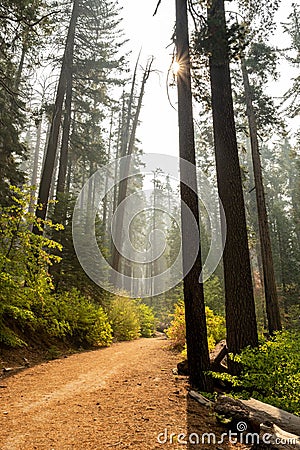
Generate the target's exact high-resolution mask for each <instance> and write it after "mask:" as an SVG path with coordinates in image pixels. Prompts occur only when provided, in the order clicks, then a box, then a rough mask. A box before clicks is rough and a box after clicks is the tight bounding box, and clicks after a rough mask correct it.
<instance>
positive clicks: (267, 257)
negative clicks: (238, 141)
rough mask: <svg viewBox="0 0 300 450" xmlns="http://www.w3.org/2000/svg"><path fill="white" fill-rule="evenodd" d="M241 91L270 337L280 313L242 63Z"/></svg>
mask: <svg viewBox="0 0 300 450" xmlns="http://www.w3.org/2000/svg"><path fill="white" fill-rule="evenodd" d="M241 67H242V74H243V83H244V91H245V98H246V106H247V117H248V125H249V131H250V141H251V152H252V162H253V173H254V179H255V193H256V205H257V213H258V228H259V236H260V248H261V258H262V266H263V275H264V289H265V298H266V311H267V318H268V328H269V332H270V334H272V333H274V331H278V330H281V329H282V326H281V318H280V309H279V304H278V296H277V288H276V281H275V274H274V265H273V255H272V247H271V239H270V232H269V222H268V214H267V208H266V198H265V191H264V185H263V176H262V170H261V161H260V154H259V145H258V137H257V125H256V117H255V112H254V108H253V103H252V95H251V88H250V82H249V76H248V72H247V67H246V64H245V60H242V62H241Z"/></svg>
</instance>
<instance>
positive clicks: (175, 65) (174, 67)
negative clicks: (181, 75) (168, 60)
mask: <svg viewBox="0 0 300 450" xmlns="http://www.w3.org/2000/svg"><path fill="white" fill-rule="evenodd" d="M179 70H180V64H179V62H178V61H174V62H173V64H172V71H173V73H174V75H177V74H178V72H179Z"/></svg>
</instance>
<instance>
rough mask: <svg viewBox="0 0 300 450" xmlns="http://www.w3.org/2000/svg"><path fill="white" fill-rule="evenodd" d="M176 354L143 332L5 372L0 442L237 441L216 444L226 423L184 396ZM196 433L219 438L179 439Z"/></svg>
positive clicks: (52, 447) (0, 388) (6, 449)
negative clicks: (106, 345) (144, 336)
mask: <svg viewBox="0 0 300 450" xmlns="http://www.w3.org/2000/svg"><path fill="white" fill-rule="evenodd" d="M178 359H179V358H178V355H176V354H174V353H172V352H171V351H170V350H168V343H167V342H166V340H164V339H162V338H154V339H139V340H136V341H131V342H123V343H117V344H114V345H113V346H111V347H109V348H105V349H99V350H96V351H90V352H84V353H78V354H74V355H71V356H69V357H67V358H61V359H56V360H53V361H50V362H47V363H42V364H39V365H36V366H34V367H30V368H28V369H25V370H23V371H21V372H19V373H17V374H15V375H12V376H10V377H6V378H2V379H1V380H0V449H1V450H19V449H20V450H31V449H45V450H64V449H76V450H85V449H93V450H106V449H107V450H109V449H128V448H130V449H140V450H153V449H161V450H164V449H173V450H177V449H182V448H188V449H198V448H202V449H203V448H206V449H212V450H213V449H215V450H222V449H229V448H231V447H233V446H232V445H231V444H229V443H228V442H227V443H217V441H218V440H219V439H220V436H221V434H222V433H224V432H226V429H225V428H224V427H222V426H220V425H218V424H217V422H216V419H215V416H214V415H213V413H212V412H211V411H210V410H209V409H208V408H207V407H203V406H200V405H199V404H198V403H197V402H196V401H195V400H193V399H191V398H190V397H189V396H188V395H187V388H188V385H187V379H186V377H181V376H176V375H173V373H172V369H173V368H174V367H176V363H177V362H178ZM192 432H194V433H197V434H198V436H199V437H200V439H201V437H202V434H203V433H215V434H216V443H215V444H214V443H211V444H209V445H208V444H207V443H206V444H205V445H194V444H188V445H186V444H182V443H179V442H178V439H177V436H178V435H179V434H180V433H184V434H185V435H186V436H189V435H190V433H192ZM160 433H162V434H160ZM171 433H174V436H175V437H173V438H172V437H171V436H170V435H171ZM159 434H160V436H159V438H160V442H158V435H159ZM186 439H187V438H186V437H179V440H180V441H184V440H186ZM165 440H167V442H166V443H164V441H165ZM236 447H237V446H236V445H235V448H236ZM238 447H239V448H242V446H240V445H238Z"/></svg>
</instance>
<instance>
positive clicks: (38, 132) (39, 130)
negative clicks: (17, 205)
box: [29, 116, 43, 229]
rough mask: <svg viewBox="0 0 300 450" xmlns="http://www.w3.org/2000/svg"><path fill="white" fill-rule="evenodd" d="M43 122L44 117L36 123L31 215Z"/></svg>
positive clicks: (32, 204)
mask: <svg viewBox="0 0 300 450" xmlns="http://www.w3.org/2000/svg"><path fill="white" fill-rule="evenodd" d="M42 122H43V117H42V116H41V117H39V118H38V119H37V122H36V141H35V149H34V159H33V169H32V174H31V186H35V187H34V189H33V190H32V191H31V193H30V204H29V212H30V213H33V212H34V197H35V193H36V183H37V174H38V168H39V156H40V147H41V135H42ZM30 229H32V225H30Z"/></svg>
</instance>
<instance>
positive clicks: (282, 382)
mask: <svg viewBox="0 0 300 450" xmlns="http://www.w3.org/2000/svg"><path fill="white" fill-rule="evenodd" d="M299 348H300V333H299V332H288V331H283V332H278V333H276V334H275V336H274V337H272V338H271V339H270V340H268V341H264V342H262V343H261V344H260V346H259V348H256V349H251V348H246V349H245V350H243V351H242V352H241V354H240V355H235V356H231V357H232V358H233V359H234V360H235V361H237V362H239V363H240V364H241V366H242V372H241V374H240V376H238V377H237V376H232V375H228V374H226V375H225V374H214V376H215V377H217V378H222V379H226V380H228V381H230V382H231V383H232V385H233V391H234V392H235V394H236V392H237V391H238V394H237V395H238V396H240V397H243V398H247V397H250V396H251V397H254V398H256V399H258V400H261V401H264V402H266V403H269V404H271V405H274V406H277V407H279V408H281V409H284V410H287V411H290V412H292V413H294V414H296V415H298V416H300V358H299Z"/></svg>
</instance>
